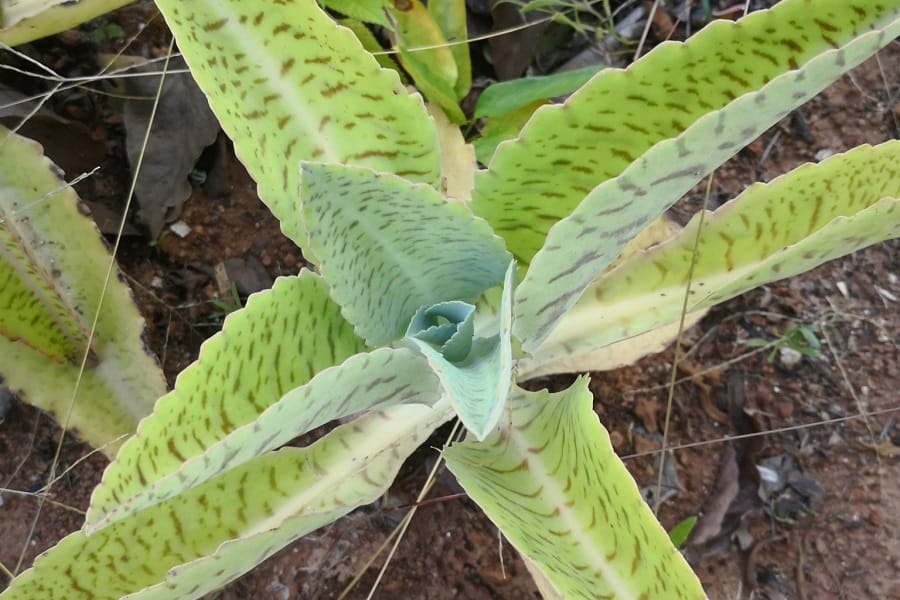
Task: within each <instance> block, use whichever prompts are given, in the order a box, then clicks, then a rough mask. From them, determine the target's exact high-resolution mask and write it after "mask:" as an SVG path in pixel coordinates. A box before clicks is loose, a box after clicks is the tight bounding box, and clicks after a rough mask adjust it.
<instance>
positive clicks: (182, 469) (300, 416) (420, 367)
mask: <svg viewBox="0 0 900 600" xmlns="http://www.w3.org/2000/svg"><path fill="white" fill-rule="evenodd" d="M439 398H440V392H439V387H438V383H437V379H436V378H435V377H434V375H432V374H431V372H430V370H429V368H428V365H427V363H426V362H425V361H424V360H423V359H422V358H421V357H420V356H418V355H416V354H414V353H413V352H411V351H409V350H406V349H396V350H394V349H390V348H381V349H379V350H375V351H374V352H371V353H361V354H356V355H354V356H352V357H350V358H349V359H347V360H346V361H344V362H343V363H341V364H340V365H338V366H335V367H331V368H328V369H325V370H323V371H320V372H319V373H317V374H316V376H315V377H313V378H312V380H310V381H309V382H308V383H306V384H305V385H303V386H301V387H299V388H296V389H294V390H291V391H289V392H287V393H286V394H285V395H284V396H282V397H281V399H280V400H279V401H278V402H276V403H274V404H273V405H271V406H270V407H268V408H267V409H266V410H265V411H263V412H262V413H261V414H260V415H259V416H258V417H257V418H256V419H255V420H253V421H252V422H250V423H247V424H246V425H243V426H241V427H238V428H236V429H235V430H233V431H231V432H230V433H228V434H227V435H225V437H223V438H222V439H221V440H219V441H217V442H215V443H213V444H211V445H210V446H209V447H207V448H206V449H205V450H204V451H203V453H202V454H200V455H197V456H194V457H191V458H188V459H186V460H185V461H184V462H182V463H181V464H180V465H178V468H177V469H176V470H175V471H173V472H172V473H170V474H166V475H164V476H163V477H161V478H160V479H158V480H156V481H154V482H152V483H150V484H149V485H147V486H146V487H145V488H143V489H141V490H140V491H139V492H138V493H137V494H135V495H134V496H133V497H131V498H128V499H120V501H119V503H118V504H116V505H115V506H114V507H113V508H112V509H111V510H108V511H106V512H105V513H103V515H102V517H101V518H100V519H99V520H93V521H90V522H89V524H88V528H87V530H88V532H89V533H91V532H93V531H95V530H97V529H101V528H103V527H105V526H106V525H108V524H109V523H111V522H115V521H118V520H120V519H123V518H126V517H128V516H129V515H132V514H134V513H136V512H138V511H140V510H142V509H143V508H145V507H147V506H152V505H154V504H156V503H158V502H160V501H163V500H166V499H168V498H171V497H173V496H176V495H177V494H180V493H183V492H185V491H186V490H190V489H191V488H194V487H196V486H197V485H199V484H201V483H203V482H205V481H208V480H209V479H212V478H213V477H215V476H216V475H219V474H220V473H223V472H225V471H227V470H230V469H234V468H236V467H238V466H240V465H242V464H244V463H246V462H249V461H251V460H253V459H254V458H256V457H257V456H261V455H262V454H264V453H266V452H269V451H271V450H274V449H276V448H278V447H280V446H282V445H284V444H286V443H287V442H289V441H291V440H292V439H294V438H295V437H298V436H300V435H303V434H304V433H307V432H308V431H311V430H312V429H314V428H316V427H319V426H321V425H325V424H326V423H328V422H330V421H333V420H335V419H344V418H347V417H349V416H351V415H354V414H356V413H359V412H362V411H367V410H373V409H378V408H384V407H388V406H394V405H398V404H411V403H416V404H421V405H424V406H432V405H434V404H435V403H436V402H437V400H438V399H439ZM176 435H177V432H176ZM93 514H96V513H93Z"/></svg>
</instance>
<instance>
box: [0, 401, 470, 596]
mask: <svg viewBox="0 0 900 600" xmlns="http://www.w3.org/2000/svg"><path fill="white" fill-rule="evenodd" d="M451 414H452V412H451V411H450V410H449V407H448V405H447V403H446V402H439V403H438V404H437V405H435V406H434V407H428V406H426V405H423V404H404V405H399V406H393V407H389V408H385V409H382V410H376V411H373V412H371V413H369V414H367V415H366V416H364V417H361V418H360V419H357V420H356V421H354V422H353V423H349V424H347V425H342V426H340V427H337V428H336V429H334V430H333V431H331V432H330V433H328V434H327V435H326V436H325V437H323V438H322V439H320V440H318V441H316V442H315V443H313V444H312V445H310V446H308V447H305V448H294V447H288V448H283V449H281V450H279V451H277V452H269V453H267V454H264V455H263V456H260V457H258V458H255V459H253V460H251V461H250V462H248V463H245V464H243V465H241V466H239V467H236V468H234V469H232V470H230V471H228V472H226V473H224V474H222V475H220V476H218V477H216V478H214V479H211V480H209V481H207V482H206V483H203V484H201V485H198V486H197V487H194V488H192V489H190V490H188V491H186V492H184V493H183V494H180V495H179V496H176V497H174V498H170V499H169V500H166V501H164V502H161V503H159V504H156V505H155V506H152V507H149V508H146V509H144V510H142V511H141V512H138V513H136V514H133V515H131V516H129V517H128V518H125V519H122V520H119V521H117V522H115V523H113V524H111V525H109V526H108V527H105V528H104V529H101V530H99V531H97V532H95V533H93V534H92V535H90V536H87V535H86V534H85V532H84V531H83V530H82V531H77V532H75V533H73V534H71V535H69V536H68V537H66V538H65V539H63V540H62V541H61V542H60V543H59V544H57V545H56V546H54V547H53V548H52V549H51V550H49V551H48V552H46V553H44V554H43V555H41V556H40V557H38V559H37V560H36V561H35V563H34V567H32V568H31V569H29V570H28V571H26V572H24V573H22V574H21V575H19V576H18V577H16V578H15V580H13V582H12V584H11V585H10V586H9V588H7V589H6V590H5V591H4V592H3V593H2V594H0V598H3V600H32V599H33V600H47V599H48V598H65V599H66V600H115V599H118V598H122V597H127V598H131V599H133V600H138V599H140V600H150V599H155V600H168V599H170V598H182V599H190V598H197V597H199V596H202V595H203V594H205V593H207V592H210V591H213V590H215V589H216V588H219V587H221V586H222V585H224V584H225V583H227V582H228V581H230V580H231V579H234V578H235V577H237V576H238V575H240V574H242V573H245V572H246V571H249V570H250V569H251V568H253V567H254V566H255V565H257V564H258V563H259V562H262V561H263V560H264V559H266V558H267V557H269V556H271V555H272V554H274V553H275V552H277V551H278V550H279V549H281V548H283V547H284V546H285V545H287V544H288V543H290V542H291V541H293V540H295V539H297V538H299V537H301V536H303V535H305V534H306V533H309V532H310V531H313V530H315V529H317V528H318V527H321V526H322V525H325V524H327V523H330V522H332V521H334V520H336V519H338V518H340V517H341V516H343V515H345V514H347V513H348V512H350V511H351V510H353V509H354V508H356V507H357V506H360V505H362V504H367V503H370V502H373V501H374V500H376V499H377V498H378V497H379V496H381V495H382V494H383V493H384V491H385V490H386V489H387V487H388V486H389V485H390V483H391V482H392V481H393V479H394V477H396V475H397V471H398V470H399V469H400V466H401V465H402V464H403V461H404V459H405V458H406V457H407V456H409V455H410V454H411V453H412V452H413V451H414V450H415V449H416V448H417V447H418V446H419V444H421V443H423V442H424V441H425V440H426V439H427V438H428V437H429V435H430V434H431V432H433V431H434V429H435V428H437V427H438V426H440V425H441V424H442V423H444V422H445V421H446V420H447V419H448V418H449V417H450V416H451Z"/></svg>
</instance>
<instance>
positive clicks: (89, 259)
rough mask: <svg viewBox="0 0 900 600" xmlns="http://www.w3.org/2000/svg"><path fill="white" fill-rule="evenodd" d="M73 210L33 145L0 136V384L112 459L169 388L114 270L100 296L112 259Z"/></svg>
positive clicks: (69, 195)
mask: <svg viewBox="0 0 900 600" xmlns="http://www.w3.org/2000/svg"><path fill="white" fill-rule="evenodd" d="M79 205H80V200H79V199H78V196H77V194H76V193H75V191H74V190H73V189H72V188H71V187H70V186H69V185H68V184H67V183H66V182H65V181H64V180H63V178H62V172H61V171H60V170H59V169H58V168H57V167H56V166H55V165H54V164H52V163H51V162H50V160H48V159H47V158H46V157H45V156H44V155H43V151H42V149H41V147H40V145H38V144H37V143H35V142H33V141H31V140H28V139H26V138H23V137H20V136H18V135H16V134H14V133H11V132H9V131H8V130H6V129H4V128H2V127H0V382H2V383H3V384H4V385H6V386H7V387H9V388H11V389H13V390H14V391H16V393H18V394H19V395H20V396H21V397H22V399H23V400H25V401H27V402H30V403H32V404H34V405H36V406H39V407H40V408H42V409H43V410H46V411H47V412H49V413H51V414H53V415H54V416H55V417H56V418H57V419H58V420H59V421H60V422H61V423H63V422H64V423H65V425H66V426H67V427H68V428H71V429H73V430H75V431H76V433H77V434H78V435H79V436H80V437H82V438H83V439H85V440H87V441H88V442H90V443H91V444H92V445H94V446H96V447H98V448H101V449H102V450H103V452H105V453H107V454H108V455H110V456H112V455H113V454H115V451H116V450H117V449H118V447H119V443H121V441H122V439H123V438H124V437H127V436H128V435H131V434H132V433H133V432H134V430H135V428H136V427H137V423H138V421H139V420H140V419H141V418H142V417H144V416H146V415H147V414H149V413H150V411H151V410H152V408H153V402H154V401H155V400H156V398H158V397H159V396H160V395H162V394H163V393H164V392H165V389H166V387H165V380H164V379H163V375H162V371H160V369H159V366H158V365H157V363H156V360H155V359H154V357H153V356H151V355H150V354H149V353H148V352H147V350H146V348H145V347H144V343H143V340H142V335H143V333H144V320H143V319H142V318H141V316H140V314H139V313H138V310H137V307H136V306H135V305H134V302H133V301H132V299H131V294H130V291H129V290H128V287H127V286H126V285H125V284H123V283H122V282H121V281H120V280H119V279H118V278H117V276H116V275H117V271H116V270H115V269H113V271H112V276H111V277H110V279H109V283H108V286H107V287H106V288H104V286H105V281H106V278H107V270H108V268H109V266H110V263H111V262H112V256H110V253H109V250H108V249H107V246H106V244H105V243H104V241H103V239H102V237H101V236H100V232H99V231H98V230H97V227H96V226H95V225H94V223H93V221H92V220H91V219H90V218H87V217H86V216H85V215H84V214H82V213H81V212H80V210H79V208H80V206H79ZM104 289H105V294H104ZM101 297H102V298H103V303H102V311H101V312H100V314H99V317H98V319H97V325H96V329H95V331H94V337H93V340H92V341H91V344H90V351H89V352H88V337H89V335H90V331H91V327H92V325H93V321H94V316H95V315H96V314H97V311H98V309H99V308H100V305H101ZM85 352H88V361H87V365H86V369H85V370H84V373H83V376H82V379H81V383H80V385H79V387H78V393H77V395H75V382H76V381H78V376H79V373H80V372H81V368H80V367H81V362H82V359H83V358H84V356H85ZM73 403H74V404H73ZM70 408H71V413H70V412H69V411H70ZM67 417H68V418H67Z"/></svg>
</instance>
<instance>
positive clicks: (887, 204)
mask: <svg viewBox="0 0 900 600" xmlns="http://www.w3.org/2000/svg"><path fill="white" fill-rule="evenodd" d="M898 199H900V142H898V141H892V142H887V143H885V144H882V145H880V146H876V147H874V148H873V147H871V146H860V147H858V148H855V149H853V150H851V151H850V152H847V153H846V154H839V155H835V156H833V157H831V158H829V159H828V160H826V161H824V162H822V163H820V164H807V165H804V166H802V167H800V168H798V169H796V170H794V171H792V172H790V173H788V174H786V175H783V176H781V177H778V178H777V179H775V180H773V181H771V182H770V183H767V184H756V185H754V186H752V187H750V188H749V189H747V190H746V191H745V192H744V193H743V194H741V196H739V197H738V198H736V199H735V200H733V201H731V202H729V203H727V204H725V205H724V206H723V207H722V208H720V209H719V210H717V211H716V212H715V213H710V214H708V215H707V216H706V218H705V220H704V224H703V231H702V234H701V236H700V240H699V247H698V253H697V260H696V264H695V265H694V273H693V279H692V281H691V295H690V299H689V302H688V307H687V309H688V311H689V312H694V311H702V310H703V309H705V308H708V307H711V306H713V305H714V304H717V303H719V302H724V301H725V300H728V299H729V298H733V297H735V296H737V295H739V294H742V293H744V292H746V291H748V290H750V289H753V288H754V287H757V286H759V285H763V284H766V283H769V282H771V281H776V280H778V279H783V278H785V277H791V276H793V275H797V274H799V273H803V272H805V271H808V270H810V269H812V268H814V267H816V266H818V265H820V264H822V263H824V262H826V261H829V260H832V259H834V258H837V257H839V256H843V255H845V254H849V253H851V252H855V251H856V250H860V249H862V248H864V247H866V246H869V245H871V244H874V243H877V242H880V241H883V240H886V239H890V238H893V237H897V236H900V206H898V203H900V200H898ZM698 225H699V215H697V216H695V217H694V219H693V220H692V221H691V222H690V223H689V224H688V225H687V226H686V227H685V228H684V229H683V230H682V231H681V232H680V233H679V234H678V235H677V236H676V237H675V238H674V239H672V240H670V241H669V242H667V243H665V244H663V245H660V246H656V247H655V248H653V249H651V250H649V251H648V252H646V253H640V254H636V255H633V256H631V257H630V258H628V259H626V260H625V261H623V262H622V263H621V264H619V265H618V266H617V267H616V268H615V269H613V270H612V271H609V272H607V273H606V274H604V275H602V276H601V277H600V278H599V279H597V280H596V281H595V282H594V283H592V284H591V286H590V287H589V288H588V290H587V291H586V292H585V294H584V295H583V296H582V297H581V299H580V300H579V301H578V303H577V304H576V305H575V306H574V307H573V308H572V310H571V311H569V312H568V313H567V314H566V316H565V317H564V318H563V320H562V321H561V322H560V325H559V327H557V328H556V329H555V330H554V331H553V333H552V334H551V335H550V337H549V338H548V339H547V341H546V342H545V343H544V344H543V345H542V346H541V347H540V348H539V349H538V350H537V352H536V353H535V355H534V357H533V358H532V359H531V360H528V361H525V364H523V365H521V367H522V368H523V369H524V370H525V372H527V373H529V374H530V375H532V376H533V375H537V374H540V373H546V372H548V369H549V370H552V371H556V372H558V371H560V370H570V369H572V368H573V367H577V368H576V369H575V370H579V371H580V370H592V369H594V368H596V367H595V366H592V364H591V362H588V361H589V360H590V359H589V358H588V356H589V355H591V354H595V353H599V352H601V349H602V348H603V347H605V346H608V345H609V344H611V343H615V342H616V341H618V340H622V339H625V338H631V337H632V336H639V335H641V334H643V333H644V332H654V331H657V330H658V329H659V328H660V327H663V326H665V325H666V324H672V323H677V321H678V318H679V316H680V314H681V310H682V304H683V299H684V291H685V286H686V283H687V278H688V272H689V270H690V263H691V258H692V255H693V248H694V242H695V239H696V237H697V227H698ZM697 316H699V314H697ZM669 328H670V329H671V328H672V325H669ZM640 339H641V338H637V340H640ZM645 341H646V340H645ZM595 358H597V359H599V358H600V355H599V354H596V355H595ZM560 361H562V362H563V363H564V364H566V365H567V367H565V368H559V367H560V366H561V365H560Z"/></svg>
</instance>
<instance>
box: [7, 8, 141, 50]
mask: <svg viewBox="0 0 900 600" xmlns="http://www.w3.org/2000/svg"><path fill="white" fill-rule="evenodd" d="M133 1H134V0H80V1H79V2H74V3H73V2H66V1H65V0H0V44H6V45H7V46H18V45H19V44H25V43H28V42H31V41H33V40H37V39H40V38H42V37H47V36H48V35H53V34H54V33H59V32H60V31H65V30H66V29H72V28H73V27H77V26H78V25H80V24H82V23H84V22H85V21H90V20H91V19H93V18H94V17H98V16H100V15H102V14H105V13H108V12H111V11H113V10H115V9H117V8H119V7H121V6H125V5H126V4H130V3H131V2H133Z"/></svg>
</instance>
